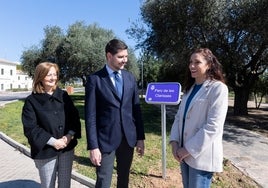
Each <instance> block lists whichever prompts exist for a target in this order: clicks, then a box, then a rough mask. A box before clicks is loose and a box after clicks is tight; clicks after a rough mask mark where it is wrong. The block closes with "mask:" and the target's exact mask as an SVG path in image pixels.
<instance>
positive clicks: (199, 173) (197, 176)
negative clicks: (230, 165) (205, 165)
mask: <svg viewBox="0 0 268 188" xmlns="http://www.w3.org/2000/svg"><path fill="white" fill-rule="evenodd" d="M180 166H181V175H182V183H183V187H184V188H209V187H210V184H211V178H212V176H213V172H207V171H203V170H197V169H194V168H192V167H190V166H189V165H188V164H186V163H185V162H182V163H181V164H180Z"/></svg>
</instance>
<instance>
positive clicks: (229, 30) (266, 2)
mask: <svg viewBox="0 0 268 188" xmlns="http://www.w3.org/2000/svg"><path fill="white" fill-rule="evenodd" d="M141 12H142V13H141V14H142V19H143V22H144V24H145V25H146V27H145V26H141V27H140V28H137V24H134V25H133V27H132V28H130V29H129V30H128V33H129V34H130V35H131V36H132V37H136V36H141V35H142V36H143V37H140V38H139V39H137V40H138V43H139V44H138V45H137V46H140V47H142V48H143V49H145V50H147V51H149V52H150V53H152V54H155V55H156V56H157V57H158V58H161V59H163V61H164V62H166V65H165V71H163V73H166V76H165V79H167V80H168V79H169V81H170V80H171V81H174V79H181V78H180V77H177V78H176V77H174V75H183V72H184V71H185V69H186V67H187V64H188V61H189V54H190V52H191V51H192V49H194V48H197V47H208V48H210V49H211V50H212V51H213V52H214V53H215V54H216V56H217V57H218V58H219V60H220V62H221V63H222V64H223V67H224V71H225V74H226V78H227V81H228V82H227V83H228V86H229V87H231V88H232V89H233V90H234V92H235V102H234V114H235V115H246V114H247V101H248V98H249V93H250V90H251V88H252V87H253V85H254V83H255V82H256V80H257V79H258V77H259V76H260V75H262V74H263V72H264V71H265V70H266V69H267V65H268V61H267V60H268V42H267V41H268V36H267V35H268V20H267V17H268V0H243V1H229V0H225V1H221V0H216V1H215V0H197V1H184V0H147V1H145V2H144V4H143V6H142V7H141ZM134 26H135V27H134ZM172 67H177V69H175V68H172ZM174 71H175V73H174ZM169 75H171V76H172V77H170V76H169ZM179 81H180V80H179Z"/></svg>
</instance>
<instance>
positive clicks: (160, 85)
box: [145, 82, 181, 105]
mask: <svg viewBox="0 0 268 188" xmlns="http://www.w3.org/2000/svg"><path fill="white" fill-rule="evenodd" d="M180 95H181V85H180V84H179V83H177V82H154V83H149V84H148V86H147V90H146V97H145V101H146V102H147V103H150V104H171V105H172V104H173V105H176V104H179V102H180Z"/></svg>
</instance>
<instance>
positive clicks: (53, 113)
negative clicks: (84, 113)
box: [22, 62, 81, 188]
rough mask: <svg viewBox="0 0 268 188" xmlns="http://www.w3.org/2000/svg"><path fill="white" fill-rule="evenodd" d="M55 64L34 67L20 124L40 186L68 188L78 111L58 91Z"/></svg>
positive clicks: (76, 131)
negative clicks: (28, 145)
mask: <svg viewBox="0 0 268 188" xmlns="http://www.w3.org/2000/svg"><path fill="white" fill-rule="evenodd" d="M58 81H59V68H58V66H57V64H54V63H50V62H43V63H40V64H38V65H37V67H36V69H35V74H34V79H33V92H32V93H31V95H29V96H28V97H27V98H26V100H25V103H24V106H23V110H22V123H23V130H24V134H25V136H26V137H27V138H28V142H29V144H30V147H31V157H32V158H33V159H34V162H35V165H36V167H37V169H38V170H39V175H40V180H41V187H42V188H54V187H55V182H56V178H58V187H59V188H68V187H70V182H71V171H72V163H73V158H74V147H75V146H76V145H77V138H81V124H80V117H79V113H78V110H77V109H76V108H75V106H74V104H73V101H72V100H71V98H70V97H69V95H68V94H67V92H66V91H64V90H62V89H60V88H59V87H58V86H57V84H58Z"/></svg>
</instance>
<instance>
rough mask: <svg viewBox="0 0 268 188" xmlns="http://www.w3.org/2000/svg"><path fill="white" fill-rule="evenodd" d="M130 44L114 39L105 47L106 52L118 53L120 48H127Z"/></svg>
mask: <svg viewBox="0 0 268 188" xmlns="http://www.w3.org/2000/svg"><path fill="white" fill-rule="evenodd" d="M127 48H128V46H127V45H126V44H125V43H124V42H123V41H121V40H118V39H112V40H110V41H109V42H108V43H107V45H106V47H105V54H107V53H111V54H112V55H114V54H116V53H117V52H118V50H126V49H127Z"/></svg>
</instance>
